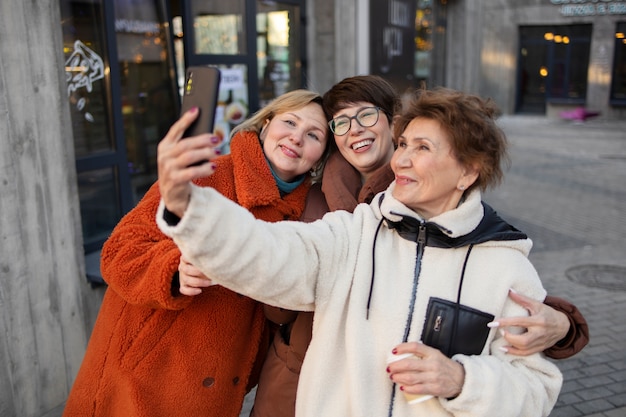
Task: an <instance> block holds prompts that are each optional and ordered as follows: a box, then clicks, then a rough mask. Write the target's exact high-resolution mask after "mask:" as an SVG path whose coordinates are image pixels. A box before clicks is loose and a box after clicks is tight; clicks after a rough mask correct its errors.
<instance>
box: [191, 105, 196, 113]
mask: <svg viewBox="0 0 626 417" xmlns="http://www.w3.org/2000/svg"><path fill="white" fill-rule="evenodd" d="M197 111H198V106H193V107H192V108H190V109H189V113H196V112H197Z"/></svg>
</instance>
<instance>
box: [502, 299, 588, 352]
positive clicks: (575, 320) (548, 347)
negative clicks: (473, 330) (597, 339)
mask: <svg viewBox="0 0 626 417" xmlns="http://www.w3.org/2000/svg"><path fill="white" fill-rule="evenodd" d="M509 297H511V299H512V300H513V301H515V302H516V303H518V304H519V305H521V306H522V307H524V308H525V309H526V310H528V312H529V313H530V316H528V317H507V318H499V319H496V320H495V321H494V322H493V324H492V327H499V328H501V329H502V330H503V332H504V337H505V339H506V341H507V342H508V345H507V346H505V347H504V349H506V351H507V353H510V354H512V355H519V356H527V355H531V354H533V353H537V352H542V351H543V352H544V353H545V354H546V355H547V356H549V357H551V358H553V359H564V358H568V357H570V356H573V355H574V354H576V353H578V352H580V351H581V350H582V349H583V348H584V347H585V346H586V345H587V343H588V342H589V329H588V326H587V322H586V321H585V319H584V317H583V316H582V314H580V312H579V311H578V309H577V308H576V306H574V305H573V304H571V303H569V302H567V301H565V300H563V299H560V298H556V297H546V300H545V302H544V303H541V302H539V301H536V300H533V299H530V298H528V297H525V296H523V295H522V294H518V293H516V292H514V291H511V292H510V293H509ZM509 326H519V327H524V328H526V329H527V331H526V332H525V333H522V334H513V333H510V332H507V331H506V328H507V327H509Z"/></svg>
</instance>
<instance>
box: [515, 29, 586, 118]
mask: <svg viewBox="0 0 626 417" xmlns="http://www.w3.org/2000/svg"><path fill="white" fill-rule="evenodd" d="M591 30H592V26H591V25H568V26H526V27H521V28H520V51H519V66H518V77H519V78H518V97H517V111H518V112H527V113H544V112H545V106H546V102H547V101H550V102H561V103H573V104H575V103H580V104H584V102H585V99H586V96H587V72H588V67H589V51H590V45H591Z"/></svg>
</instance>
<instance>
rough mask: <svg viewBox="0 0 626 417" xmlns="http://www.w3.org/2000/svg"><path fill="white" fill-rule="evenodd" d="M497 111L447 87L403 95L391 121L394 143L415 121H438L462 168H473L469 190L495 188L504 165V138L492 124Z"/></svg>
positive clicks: (485, 102) (488, 103)
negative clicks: (474, 175)
mask: <svg viewBox="0 0 626 417" xmlns="http://www.w3.org/2000/svg"><path fill="white" fill-rule="evenodd" d="M499 115H500V110H499V109H498V107H497V106H496V104H495V102H494V101H493V100H491V99H483V98H481V97H479V96H477V95H472V94H467V93H464V92H461V91H457V90H452V89H449V88H443V87H437V88H434V89H432V90H427V89H425V88H420V89H416V90H413V91H411V92H407V93H405V94H404V95H403V97H402V105H401V106H400V110H399V112H398V114H397V115H396V117H395V118H394V122H393V123H394V124H393V129H394V132H393V133H394V137H395V138H396V140H397V139H398V138H399V137H400V136H401V135H402V134H403V132H404V130H405V129H406V127H407V126H408V125H409V123H411V121H412V120H414V119H416V118H424V119H429V120H435V121H437V122H439V124H440V125H441V127H442V128H443V129H444V131H446V132H447V133H448V135H449V136H450V145H451V147H452V152H453V153H454V156H455V157H456V158H457V160H458V161H459V162H460V163H461V164H462V165H464V166H475V167H476V168H477V169H478V178H477V179H476V181H475V182H474V184H473V185H472V186H471V187H470V188H474V187H479V188H480V189H481V190H482V191H485V190H486V189H487V188H490V187H495V186H496V185H498V184H499V183H500V182H501V181H502V178H503V176H504V174H503V171H502V167H501V164H502V163H506V164H508V163H509V162H510V161H509V157H508V153H507V147H508V143H507V139H506V135H505V134H504V132H503V131H502V129H501V128H500V127H499V126H498V124H497V123H496V119H497V117H498V116H499Z"/></svg>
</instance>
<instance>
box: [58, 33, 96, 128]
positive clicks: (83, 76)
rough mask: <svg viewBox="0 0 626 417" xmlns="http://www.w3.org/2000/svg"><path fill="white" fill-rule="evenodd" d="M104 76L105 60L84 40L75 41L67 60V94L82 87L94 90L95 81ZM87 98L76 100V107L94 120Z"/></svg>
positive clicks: (90, 119)
mask: <svg viewBox="0 0 626 417" xmlns="http://www.w3.org/2000/svg"><path fill="white" fill-rule="evenodd" d="M103 78H104V62H103V61H102V58H101V57H100V56H99V55H98V54H97V53H95V52H94V51H93V50H91V49H90V48H88V47H87V46H86V45H85V44H84V43H83V42H81V41H79V40H77V41H75V42H74V50H73V51H72V53H71V55H70V56H69V58H68V59H67V60H66V61H65V79H66V81H67V95H68V97H71V96H72V94H73V93H74V92H76V91H78V90H80V89H85V90H87V92H88V93H91V91H93V84H94V82H96V81H98V80H101V79H103ZM85 107H86V99H85V97H80V98H78V100H76V108H77V109H78V111H79V112H81V113H83V114H84V116H85V119H86V120H87V121H89V122H92V123H93V121H94V118H93V115H92V114H91V113H90V112H88V111H87V110H86V108H85Z"/></svg>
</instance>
